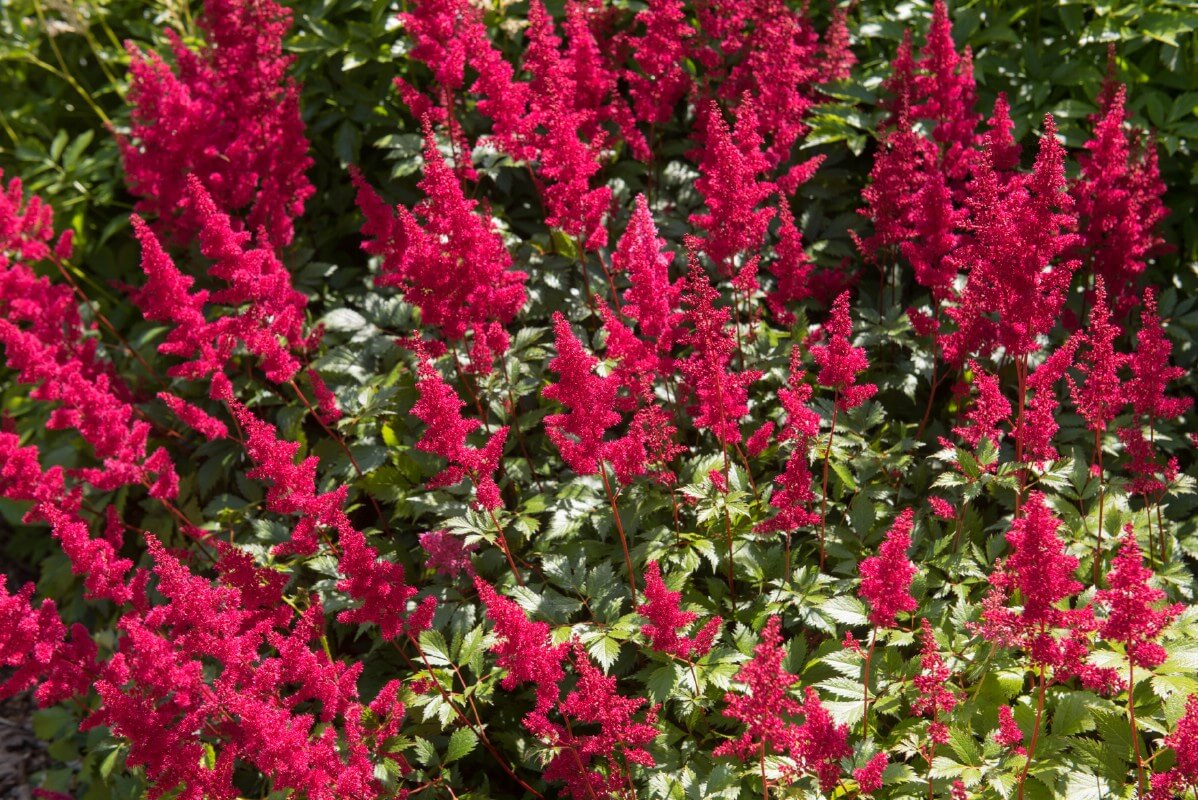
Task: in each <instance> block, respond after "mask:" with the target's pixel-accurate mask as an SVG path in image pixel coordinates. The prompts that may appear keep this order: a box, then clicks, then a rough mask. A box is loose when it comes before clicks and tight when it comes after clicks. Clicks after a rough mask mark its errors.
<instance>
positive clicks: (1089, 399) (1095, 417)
mask: <svg viewBox="0 0 1198 800" xmlns="http://www.w3.org/2000/svg"><path fill="white" fill-rule="evenodd" d="M1122 333H1123V330H1122V328H1120V327H1119V326H1118V325H1117V324H1115V323H1114V322H1112V321H1111V309H1110V307H1109V306H1108V305H1107V292H1106V285H1105V283H1104V281H1103V279H1102V278H1101V277H1099V278H1098V280H1097V283H1096V286H1095V289H1094V305H1093V306H1092V307H1091V309H1090V319H1089V324H1088V325H1087V326H1086V329H1085V331H1084V332H1083V333H1082V334H1081V338H1080V344H1081V345H1082V351H1081V356H1080V357H1079V358H1078V359H1077V365H1076V366H1077V368H1078V370H1079V371H1080V372H1081V373H1082V374H1083V375H1084V376H1085V380H1084V381H1083V382H1082V383H1081V385H1078V384H1077V382H1076V381H1074V380H1073V378H1072V377H1070V378H1069V391H1070V394H1071V395H1072V396H1073V404H1074V406H1075V407H1076V408H1077V411H1078V413H1079V414H1081V415H1082V417H1083V418H1084V419H1085V420H1086V427H1087V428H1089V429H1090V430H1092V431H1104V430H1106V428H1107V426H1108V425H1110V424H1111V422H1112V421H1114V419H1115V417H1117V416H1118V415H1119V412H1120V411H1122V410H1123V406H1124V405H1125V403H1126V400H1125V399H1124V393H1123V381H1121V380H1120V378H1119V370H1120V368H1121V367H1122V366H1123V364H1124V363H1125V362H1126V361H1127V356H1126V355H1124V354H1123V353H1119V352H1117V351H1116V350H1115V340H1116V339H1117V338H1119V336H1120V335H1121V334H1122Z"/></svg>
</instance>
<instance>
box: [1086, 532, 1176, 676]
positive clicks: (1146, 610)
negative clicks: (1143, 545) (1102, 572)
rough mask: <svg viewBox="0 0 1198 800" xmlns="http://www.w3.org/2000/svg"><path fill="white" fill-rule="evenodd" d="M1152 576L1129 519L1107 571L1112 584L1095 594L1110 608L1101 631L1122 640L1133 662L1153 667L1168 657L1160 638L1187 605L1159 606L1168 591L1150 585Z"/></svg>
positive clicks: (1100, 601) (1136, 664) (1106, 637)
mask: <svg viewBox="0 0 1198 800" xmlns="http://www.w3.org/2000/svg"><path fill="white" fill-rule="evenodd" d="M1152 576H1153V573H1152V570H1151V569H1149V568H1148V567H1146V566H1144V561H1143V557H1142V556H1141V553H1140V545H1139V544H1138V543H1137V542H1136V536H1135V532H1134V530H1133V529H1132V526H1131V523H1128V525H1127V527H1126V528H1124V535H1123V544H1122V545H1121V546H1120V547H1119V553H1118V554H1117V555H1116V556H1115V558H1114V560H1113V562H1112V568H1111V571H1110V572H1108V573H1107V586H1109V587H1110V588H1108V589H1101V590H1099V591H1098V593H1097V594H1096V595H1095V596H1094V598H1095V600H1096V601H1097V602H1098V603H1100V604H1102V605H1104V606H1106V607H1107V608H1108V609H1109V610H1110V611H1109V614H1108V615H1107V618H1106V619H1105V620H1103V621H1102V627H1101V628H1099V629H1098V635H1099V636H1101V637H1102V638H1103V639H1106V640H1108V641H1112V642H1120V643H1122V644H1123V646H1124V647H1125V648H1126V649H1127V657H1128V659H1129V660H1130V661H1131V663H1132V664H1134V665H1135V666H1138V667H1148V668H1149V669H1151V668H1152V667H1156V666H1159V665H1160V664H1162V663H1163V662H1164V660H1165V658H1166V657H1167V654H1166V653H1165V648H1164V647H1162V646H1161V645H1160V644H1158V643H1157V641H1156V640H1157V639H1158V638H1159V637H1160V635H1161V631H1163V630H1164V629H1165V628H1166V627H1167V626H1168V625H1169V623H1171V622H1172V621H1173V620H1174V619H1176V618H1177V615H1178V614H1180V613H1181V612H1182V610H1183V609H1184V606H1183V605H1182V604H1180V603H1178V604H1174V605H1167V606H1163V607H1160V608H1158V607H1157V603H1159V602H1160V601H1161V600H1163V599H1164V598H1165V593H1164V592H1163V591H1161V590H1160V589H1155V588H1153V587H1152V586H1149V585H1148V581H1149V580H1151V579H1152Z"/></svg>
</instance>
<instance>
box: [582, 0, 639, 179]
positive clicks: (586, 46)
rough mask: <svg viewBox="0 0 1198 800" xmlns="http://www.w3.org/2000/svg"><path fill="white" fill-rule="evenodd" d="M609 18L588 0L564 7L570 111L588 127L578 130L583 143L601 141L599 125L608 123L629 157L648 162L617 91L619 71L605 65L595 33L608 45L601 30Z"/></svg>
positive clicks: (606, 34) (630, 115)
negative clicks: (586, 123) (585, 121)
mask: <svg viewBox="0 0 1198 800" xmlns="http://www.w3.org/2000/svg"><path fill="white" fill-rule="evenodd" d="M608 18H609V15H607V14H605V13H604V10H603V9H602V8H601V7H600V6H597V5H596V4H595V3H593V2H590V1H589V0H568V2H567V3H566V20H565V25H564V31H565V34H566V51H565V63H566V66H567V68H568V69H569V76H570V79H571V81H572V82H573V84H574V91H573V92H572V93H571V96H570V99H571V100H572V102H573V104H574V108H575V109H576V110H577V111H578V112H580V113H581V114H585V115H587V117H586V119H588V120H589V124H588V125H586V126H584V128H583V129H582V130H581V133H582V136H583V138H584V139H586V140H587V141H592V142H598V141H601V138H600V133H601V127H600V126H601V124H602V123H604V122H610V123H612V124H613V125H615V127H616V128H617V129H618V130H619V132H620V135H621V136H622V137H623V139H624V141H625V142H626V143H627V145H628V149H629V151H630V152H631V153H632V155H633V157H635V158H637V159H639V160H641V161H648V160H649V145H648V143H647V142H646V141H645V137H644V136H642V135H641V132H640V131H639V130H637V127H636V118H635V117H634V116H633V113H632V109H631V108H629V106H628V103H627V101H626V100H625V99H624V95H622V94H621V93H620V92H619V89H618V88H617V86H618V83H619V78H620V75H621V70H620V69H619V68H618V67H615V65H613V64H609V61H608V58H607V55H606V54H605V53H603V52H601V46H600V42H599V41H597V40H596V33H599V34H600V35H601V36H603V38H604V44H609V42H608V39H609V37H610V36H611V34H610V33H609V32H608V31H607V30H605V27H606V26H605V24H604V22H605V20H606V19H608Z"/></svg>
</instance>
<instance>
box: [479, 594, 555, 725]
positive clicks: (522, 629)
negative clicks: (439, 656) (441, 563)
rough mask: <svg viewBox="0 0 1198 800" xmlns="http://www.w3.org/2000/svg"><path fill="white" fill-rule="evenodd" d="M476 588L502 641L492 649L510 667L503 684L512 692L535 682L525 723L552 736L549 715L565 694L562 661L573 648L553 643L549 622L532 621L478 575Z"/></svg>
mask: <svg viewBox="0 0 1198 800" xmlns="http://www.w3.org/2000/svg"><path fill="white" fill-rule="evenodd" d="M474 588H475V589H477V590H478V594H479V597H480V598H482V601H483V604H484V605H485V606H486V608H487V618H488V619H490V620H491V623H492V624H493V625H494V626H495V635H496V636H497V637H498V640H497V641H496V643H495V644H494V645H492V647H491V651H492V652H493V653H495V656H496V663H497V664H498V665H499V666H500V667H502V668H503V669H506V670H507V675H505V676H504V678H503V681H502V683H501V685H502V686H503V688H504V689H506V690H507V691H509V692H510V691H512V690H513V689H515V688H516V687H517V686H519V685H520V684H522V683H531V684H532V685H533V687H534V689H535V690H536V695H537V699H536V705H535V707H534V708H533V710H532V711H530V712H529V713H528V714H527V715H526V716H525V717H524V724H525V726H526V727H527V728H528V729H529V730H530V731H532V732H533V733H534V734H536V735H538V736H547V735H550V733H551V732H552V731H553V725H552V724H551V723H550V722H549V720H548V714H549V712H550V711H551V710H553V707H554V706H555V705H557V702H558V698H559V697H560V696H561V691H560V689H559V688H558V684H560V683H561V681H562V678H563V677H564V676H565V670H564V668H563V667H562V662H564V661H565V660H566V656H567V651H568V649H569V648H568V647H567V645H565V644H556V645H555V644H552V643H551V641H550V637H549V626H548V625H546V624H545V623H544V622H531V621H530V620H529V619H528V617H526V616H525V615H524V612H523V611H522V610H521V609H520V606H518V605H516V604H515V603H514V602H512V601H511V600H509V599H507V598H506V597H503V596H502V595H500V594H499V593H498V592H496V591H495V589H494V587H492V586H491V585H490V584H489V583H487V582H486V581H484V580H483V579H482V578H479V577H478V576H475V577H474Z"/></svg>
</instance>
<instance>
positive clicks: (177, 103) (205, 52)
mask: <svg viewBox="0 0 1198 800" xmlns="http://www.w3.org/2000/svg"><path fill="white" fill-rule="evenodd" d="M291 23H292V12H291V10H290V9H288V8H286V7H285V6H282V5H280V4H278V3H275V2H273V0H208V1H207V2H205V3H204V6H203V12H202V13H201V14H200V16H199V19H198V24H199V27H200V29H201V30H202V31H203V34H204V40H205V41H204V44H203V45H202V46H201V47H200V48H199V49H198V50H193V49H192V48H190V47H188V46H187V44H186V43H185V42H184V41H183V38H182V37H181V36H180V35H179V34H178V33H177V32H175V31H173V30H167V31H166V35H167V38H168V39H169V40H170V46H171V53H172V56H173V58H174V61H175V65H174V67H173V68H172V67H171V65H169V64H168V63H167V61H166V60H165V59H163V57H162V56H160V55H158V54H157V53H154V52H148V53H145V52H142V51H140V50H139V49H138V48H137V47H135V46H134V45H133V44H132V43H127V44H126V48H127V49H128V51H129V56H130V59H131V67H130V70H131V81H130V97H129V100H130V103H131V105H132V122H133V125H132V128H131V130H130V133H129V136H128V138H122V139H121V140H120V144H121V154H122V157H123V160H124V165H125V180H126V182H127V184H128V186H129V191H130V192H132V193H133V194H134V195H136V196H137V197H138V198H139V199H138V202H137V211H138V213H140V214H147V215H150V216H151V217H152V218H153V219H154V220H155V223H156V224H157V225H158V227H159V229H160V230H161V231H162V232H163V233H164V234H166V235H167V238H169V239H170V241H171V242H172V243H175V244H185V243H187V242H189V241H190V240H191V239H192V237H194V236H195V234H196V233H197V231H198V230H199V228H200V226H201V225H202V224H203V223H202V214H203V213H204V212H203V211H202V209H199V208H196V207H195V206H193V205H192V204H191V203H190V202H189V195H188V188H187V184H188V181H189V179H191V180H198V181H199V182H200V183H201V184H202V185H203V187H204V188H205V190H206V191H208V192H209V193H211V195H212V197H213V200H214V201H215V203H216V204H217V207H218V208H219V209H220V210H221V211H223V212H225V213H236V214H238V215H239V217H238V219H242V217H241V216H240V215H242V214H244V215H245V216H244V224H245V226H246V228H247V229H248V230H251V231H257V230H258V229H259V228H261V229H262V230H263V231H264V238H265V240H266V241H267V242H269V243H270V245H271V246H273V247H285V246H286V245H288V244H290V243H291V240H292V238H293V236H294V235H295V230H294V221H295V219H296V218H297V217H299V216H300V215H301V214H303V211H304V205H305V203H306V202H307V200H308V199H309V198H310V197H311V196H312V194H313V193H314V192H315V191H316V190H315V188H314V187H313V186H312V184H311V183H310V182H309V180H308V178H307V175H306V173H307V171H308V170H309V169H310V168H311V166H312V163H313V162H312V159H311V158H310V157H309V156H308V139H307V137H306V135H305V132H304V123H303V120H302V119H301V117H300V108H299V99H300V87H299V85H298V84H297V83H296V82H295V80H294V79H293V78H290V77H288V75H287V72H288V69H289V67H290V66H291V63H292V61H293V60H294V59H293V57H292V56H287V55H284V53H283V39H284V37H285V36H286V35H287V33H288V31H289V30H290V28H291Z"/></svg>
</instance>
